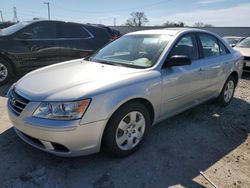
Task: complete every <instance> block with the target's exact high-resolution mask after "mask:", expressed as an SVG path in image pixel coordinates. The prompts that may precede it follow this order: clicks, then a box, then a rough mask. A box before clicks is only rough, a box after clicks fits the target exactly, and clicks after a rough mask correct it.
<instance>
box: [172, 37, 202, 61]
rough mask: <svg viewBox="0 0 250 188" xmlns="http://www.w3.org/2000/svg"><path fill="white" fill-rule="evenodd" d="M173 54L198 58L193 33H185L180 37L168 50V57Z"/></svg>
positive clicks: (193, 58)
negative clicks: (170, 49)
mask: <svg viewBox="0 0 250 188" xmlns="http://www.w3.org/2000/svg"><path fill="white" fill-rule="evenodd" d="M175 55H184V56H188V57H189V58H190V59H192V60H196V59H198V48H197V43H196V39H195V36H194V35H193V34H187V35H184V36H182V37H181V38H180V40H179V41H178V42H177V44H176V45H175V46H174V47H173V49H172V51H171V52H170V57H171V56H175Z"/></svg>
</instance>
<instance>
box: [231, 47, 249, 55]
mask: <svg viewBox="0 0 250 188" xmlns="http://www.w3.org/2000/svg"><path fill="white" fill-rule="evenodd" d="M234 49H235V50H237V51H239V52H240V53H241V54H242V55H243V56H247V57H250V48H238V47H235V48H234Z"/></svg>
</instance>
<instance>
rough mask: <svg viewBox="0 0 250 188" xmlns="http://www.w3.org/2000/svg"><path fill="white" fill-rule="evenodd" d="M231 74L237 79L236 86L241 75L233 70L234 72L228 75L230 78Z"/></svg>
mask: <svg viewBox="0 0 250 188" xmlns="http://www.w3.org/2000/svg"><path fill="white" fill-rule="evenodd" d="M230 76H232V77H234V79H235V81H236V86H237V84H238V82H239V75H238V73H237V71H233V72H232V73H231V74H230V75H229V76H228V78H229V77H230ZM228 78H227V79H228Z"/></svg>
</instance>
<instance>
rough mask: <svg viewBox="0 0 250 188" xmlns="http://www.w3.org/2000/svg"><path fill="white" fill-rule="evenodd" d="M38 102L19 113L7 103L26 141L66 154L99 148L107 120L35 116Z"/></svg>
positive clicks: (56, 152)
mask: <svg viewBox="0 0 250 188" xmlns="http://www.w3.org/2000/svg"><path fill="white" fill-rule="evenodd" d="M38 105H39V103H37V102H30V103H29V104H28V105H27V106H26V107H25V109H24V110H23V112H22V113H21V114H20V115H19V116H17V115H16V114H15V113H14V112H13V111H12V110H11V108H10V107H9V105H8V114H9V118H10V120H11V122H12V124H13V125H14V129H15V131H16V133H17V135H18V136H19V137H20V138H21V139H22V140H23V141H25V142H26V143H28V144H30V145H32V146H34V147H36V148H38V149H40V150H43V151H47V152H49V153H52V154H55V155H58V156H64V157H70V156H80V155H88V154H92V153H96V152H99V151H100V146H101V139H102V134H103V130H104V127H105V125H106V121H105V120H102V121H97V122H93V123H88V124H83V125H80V120H72V121H57V120H48V119H40V118H34V117H32V113H33V111H34V109H35V108H36V107H37V106H38ZM31 109H32V110H31Z"/></svg>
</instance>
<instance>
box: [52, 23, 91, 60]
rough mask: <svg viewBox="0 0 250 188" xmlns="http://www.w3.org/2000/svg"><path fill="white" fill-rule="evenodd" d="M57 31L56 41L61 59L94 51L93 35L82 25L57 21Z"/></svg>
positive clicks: (68, 58)
mask: <svg viewBox="0 0 250 188" xmlns="http://www.w3.org/2000/svg"><path fill="white" fill-rule="evenodd" d="M57 31H58V38H57V41H56V43H57V46H59V47H60V58H61V61H66V60H71V59H76V58H81V57H85V56H87V55H89V54H92V53H93V52H94V51H95V49H94V48H93V43H94V40H95V36H94V35H93V34H92V33H91V32H90V31H89V30H87V29H86V28H85V27H84V25H82V24H76V23H68V22H58V23H57Z"/></svg>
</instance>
